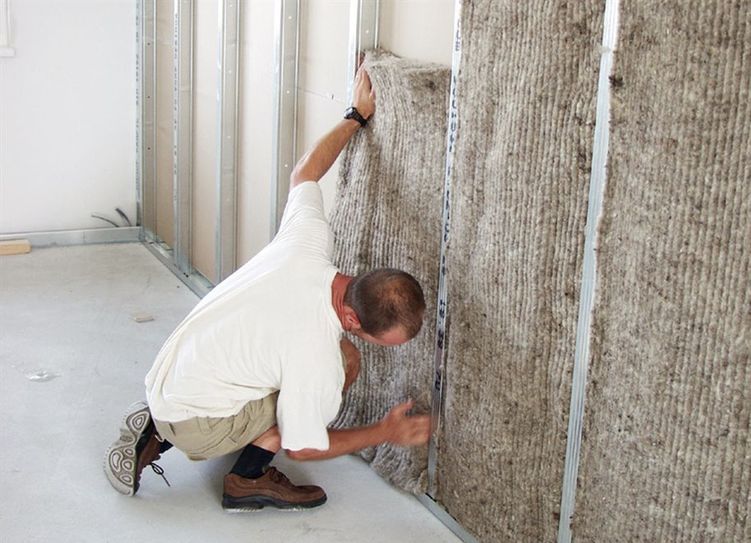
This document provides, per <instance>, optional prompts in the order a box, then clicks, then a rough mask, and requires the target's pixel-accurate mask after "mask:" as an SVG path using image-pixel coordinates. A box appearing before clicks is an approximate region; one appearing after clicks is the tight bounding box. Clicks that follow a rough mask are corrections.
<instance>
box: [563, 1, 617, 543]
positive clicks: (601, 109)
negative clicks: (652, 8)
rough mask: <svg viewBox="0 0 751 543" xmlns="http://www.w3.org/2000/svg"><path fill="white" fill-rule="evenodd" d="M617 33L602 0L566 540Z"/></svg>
mask: <svg viewBox="0 0 751 543" xmlns="http://www.w3.org/2000/svg"><path fill="white" fill-rule="evenodd" d="M617 34H618V0H606V2H605V17H604V19H603V34H602V56H601V57H600V76H599V81H598V84H597V112H596V121H595V133H594V145H593V149H592V173H591V175H590V180H589V201H588V206H587V225H586V227H585V233H584V262H583V264H582V282H581V289H580V292H579V316H578V322H577V328H576V346H575V349H574V372H573V377H572V384H571V405H570V408H569V419H568V432H567V435H568V441H567V442H566V460H565V464H564V468H563V485H562V490H561V514H560V520H559V522H558V543H570V541H571V521H572V520H573V517H574V505H575V501H576V484H577V478H578V474H579V459H580V454H581V438H582V424H583V422H584V399H585V396H586V386H587V373H588V371H589V346H590V343H591V340H592V312H593V310H594V302H595V288H596V284H597V251H596V247H597V227H598V226H599V223H600V216H601V214H602V200H603V192H604V190H605V182H606V170H605V166H606V163H607V155H608V144H609V139H610V138H609V125H610V79H609V78H610V74H611V72H612V69H613V52H614V51H615V46H616V42H617Z"/></svg>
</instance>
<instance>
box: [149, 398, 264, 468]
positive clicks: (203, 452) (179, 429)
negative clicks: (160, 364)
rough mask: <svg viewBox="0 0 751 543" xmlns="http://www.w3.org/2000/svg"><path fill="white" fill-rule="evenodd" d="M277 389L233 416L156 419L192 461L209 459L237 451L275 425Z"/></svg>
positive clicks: (165, 435) (166, 436)
mask: <svg viewBox="0 0 751 543" xmlns="http://www.w3.org/2000/svg"><path fill="white" fill-rule="evenodd" d="M278 396H279V393H278V392H274V393H273V394H270V395H268V396H266V397H265V398H261V399H260V400H253V401H250V402H248V403H246V404H245V407H243V408H242V409H241V410H240V412H239V413H237V414H236V415H233V416H231V417H194V418H192V419H188V420H183V421H180V422H162V421H158V420H154V424H155V425H156V429H157V431H158V432H159V435H160V436H162V437H163V438H164V439H166V440H167V441H169V442H170V443H172V444H173V445H174V446H175V447H177V448H178V449H180V450H181V451H183V452H184V453H185V454H186V455H187V456H188V458H190V459H191V460H206V459H207V458H214V457H216V456H223V455H225V454H230V453H233V452H235V451H238V450H240V449H242V448H243V447H245V446H246V445H248V444H249V443H251V442H253V441H254V440H255V439H256V438H257V437H258V436H260V435H261V434H262V433H264V432H265V431H266V430H268V429H269V428H271V427H272V426H275V425H276V399H277V397H278Z"/></svg>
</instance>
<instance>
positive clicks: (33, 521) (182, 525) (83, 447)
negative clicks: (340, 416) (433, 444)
mask: <svg viewBox="0 0 751 543" xmlns="http://www.w3.org/2000/svg"><path fill="white" fill-rule="evenodd" d="M196 302H197V297H196V296H195V295H194V294H193V293H191V292H190V290H188V288H187V287H185V286H184V285H183V284H182V283H180V281H178V279H177V278H176V277H174V276H173V275H172V274H171V273H170V272H169V271H168V270H167V269H166V268H165V267H164V266H162V264H160V263H159V262H158V261H157V260H156V259H155V258H154V257H153V256H152V255H151V254H150V253H149V252H148V251H147V250H146V249H145V248H144V247H143V246H141V245H140V244H119V245H90V246H77V247H62V248H49V249H35V250H33V251H32V252H31V253H30V254H27V255H18V256H1V257H0V389H1V390H0V409H2V412H3V413H5V417H4V421H3V423H2V425H0V429H1V430H0V432H1V435H0V437H2V444H3V446H2V448H0V487H1V488H2V494H1V495H2V497H0V540H1V541H4V542H24V543H30V542H33V541H45V542H46V541H57V542H67V541H70V542H77V543H80V542H86V541H92V542H102V541H109V542H118V541H127V542H133V541H139V540H145V541H162V542H173V541H174V542H178V541H179V542H182V543H189V542H194V541H195V542H199V541H200V542H206V541H212V542H223V541H232V542H235V541H262V542H266V541H273V542H275V543H282V542H287V541H294V542H297V541H304V542H308V541H310V542H318V541H320V542H324V541H325V542H331V541H346V542H371V541H372V542H376V541H377V542H380V541H388V542H423V541H424V542H428V541H429V542H431V543H440V542H457V541H459V539H458V538H456V537H455V536H454V535H453V534H452V533H451V532H450V531H449V530H448V529H447V528H446V527H445V526H444V525H443V524H441V523H440V522H439V521H438V520H437V519H436V518H435V517H434V516H433V515H432V514H431V513H430V512H429V511H428V510H427V509H425V508H424V507H423V506H422V505H421V504H420V503H419V502H418V501H417V500H416V499H415V498H414V497H413V496H411V495H408V494H405V493H403V492H401V491H398V490H396V489H394V488H393V487H391V486H389V485H388V484H387V483H385V482H384V481H383V480H382V479H380V478H379V477H378V476H377V475H375V474H374V473H373V472H372V471H371V470H370V469H369V468H368V466H367V465H366V464H365V463H364V462H362V461H361V460H360V459H359V458H356V457H343V458H337V459H334V460H329V461H324V462H317V463H295V462H292V461H290V460H288V459H286V458H285V457H284V455H283V454H280V455H278V456H277V458H276V459H275V460H274V465H276V466H277V467H279V468H280V469H282V471H284V472H285V473H287V475H288V476H289V477H290V478H291V479H292V480H293V481H294V482H296V483H299V484H303V483H310V482H312V483H315V484H319V485H321V486H323V487H324V488H325V489H326V491H327V493H328V496H329V500H328V503H326V504H325V505H324V506H322V507H321V508H318V509H316V510H312V511H307V512H280V511H273V510H264V511H261V512H258V513H251V514H246V515H229V514H226V513H224V512H223V511H222V509H221V506H220V499H221V492H222V477H223V475H224V474H225V473H226V471H227V470H228V469H229V467H230V466H231V464H232V462H233V458H232V457H230V458H221V459H216V460H209V461H206V462H191V461H189V460H188V459H186V458H185V457H184V456H183V455H182V453H180V452H179V451H176V450H172V451H169V452H168V453H167V454H165V456H164V457H163V458H162V459H161V460H160V462H159V463H160V465H161V466H162V467H163V468H164V470H165V473H166V476H167V478H168V479H169V481H170V483H171V484H172V486H171V487H167V486H166V485H165V483H164V482H163V481H162V480H161V478H160V477H158V476H157V475H156V474H154V473H152V472H151V471H150V470H147V471H146V472H144V476H143V479H142V484H141V489H140V490H139V492H138V494H137V495H136V496H135V497H132V498H129V497H126V496H122V495H120V494H118V493H117V492H115V491H114V490H113V489H112V488H111V487H110V486H109V483H108V482H107V480H106V478H105V476H104V474H103V472H102V460H103V453H104V450H105V448H106V447H107V446H108V445H109V443H110V442H111V441H112V440H114V439H115V438H116V437H117V432H118V427H119V423H120V419H121V416H122V412H123V411H124V409H125V408H126V407H127V406H128V405H129V404H130V403H131V402H133V401H135V400H138V399H142V398H143V396H144V393H143V378H144V375H145V374H146V372H147V371H148V369H149V367H150V366H151V362H152V360H153V358H154V356H155V354H156V352H157V351H158V349H159V347H160V346H161V344H162V342H163V341H164V340H165V339H166V338H167V336H168V335H169V334H170V332H171V331H172V329H173V328H174V326H175V325H176V324H177V323H178V322H179V321H180V320H181V319H182V317H183V316H184V315H185V314H186V313H187V312H188V311H189V310H190V309H191V307H193V305H195V303H196ZM137 313H148V314H151V315H153V316H154V320H153V321H151V322H145V323H140V324H139V323H137V322H135V321H134V320H133V318H132V316H133V315H134V314H137Z"/></svg>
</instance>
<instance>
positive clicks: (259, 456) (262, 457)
mask: <svg viewBox="0 0 751 543" xmlns="http://www.w3.org/2000/svg"><path fill="white" fill-rule="evenodd" d="M274 454H275V453H272V452H271V451H267V450H266V449H262V448H261V447H256V446H255V445H253V444H250V445H248V446H246V447H245V448H244V449H243V452H241V453H240V457H239V458H238V459H237V462H235V465H234V466H232V469H231V470H230V473H234V474H235V475H239V476H240V477H245V478H246V479H258V478H259V477H260V476H261V475H263V472H264V468H266V466H268V465H269V464H270V463H271V461H272V460H273V459H274Z"/></svg>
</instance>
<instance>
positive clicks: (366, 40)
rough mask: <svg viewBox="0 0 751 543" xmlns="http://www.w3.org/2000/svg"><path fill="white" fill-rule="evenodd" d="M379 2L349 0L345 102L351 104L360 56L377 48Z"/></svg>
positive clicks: (377, 0)
mask: <svg viewBox="0 0 751 543" xmlns="http://www.w3.org/2000/svg"><path fill="white" fill-rule="evenodd" d="M379 13H380V1H379V0H350V3H349V56H348V59H347V100H348V101H349V102H350V103H351V102H352V92H353V90H354V83H355V80H354V75H355V72H356V71H357V68H358V67H359V66H360V56H361V55H362V52H363V51H366V50H367V49H374V48H376V47H378V15H379Z"/></svg>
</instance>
